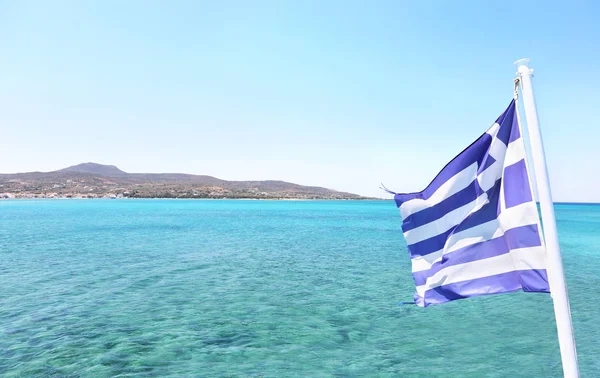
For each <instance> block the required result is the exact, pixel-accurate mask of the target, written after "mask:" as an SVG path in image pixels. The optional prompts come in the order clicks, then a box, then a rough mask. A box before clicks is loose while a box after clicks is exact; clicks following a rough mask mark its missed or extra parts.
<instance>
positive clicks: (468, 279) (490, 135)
mask: <svg viewBox="0 0 600 378" xmlns="http://www.w3.org/2000/svg"><path fill="white" fill-rule="evenodd" d="M528 177H529V175H528V173H527V163H526V155H525V147H524V143H523V138H522V137H521V133H520V130H519V125H518V122H517V117H516V116H515V102H514V101H513V102H511V103H510V105H509V106H508V108H507V109H506V111H504V113H503V114H502V115H501V116H500V117H499V118H498V119H497V120H496V122H495V123H494V124H493V125H492V127H491V128H490V129H489V130H488V131H487V132H486V133H485V134H483V135H482V136H481V137H479V139H477V140H476V141H475V142H474V143H473V144H471V145H470V146H469V147H467V148H466V149H465V150H464V151H463V152H462V153H460V154H459V155H458V156H457V157H455V158H454V159H453V160H452V161H451V162H450V163H448V164H447V165H446V166H445V167H444V169H442V171H441V172H440V173H439V174H438V175H437V176H436V177H435V179H433V181H432V182H431V183H430V184H429V186H427V188H426V189H425V190H423V191H422V192H418V193H408V194H395V196H394V199H395V201H396V205H397V206H398V208H399V209H400V214H401V216H402V231H403V233H404V238H405V239H406V243H407V244H408V250H409V253H410V258H411V261H412V274H413V278H414V281H415V285H416V292H415V303H416V304H417V305H419V306H421V307H425V306H428V305H431V304H438V303H444V302H448V301H451V300H455V299H461V298H466V297H472V296H477V295H485V294H497V293H504V292H511V291H516V290H523V291H526V292H549V291H550V290H549V287H548V278H547V275H546V253H545V248H544V245H543V239H542V237H541V231H540V224H539V218H538V211H537V206H536V203H535V201H534V199H533V195H532V190H531V186H530V183H529V178H528Z"/></svg>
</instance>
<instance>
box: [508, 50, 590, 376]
mask: <svg viewBox="0 0 600 378" xmlns="http://www.w3.org/2000/svg"><path fill="white" fill-rule="evenodd" d="M515 64H516V65H517V67H518V72H517V74H518V75H519V79H520V83H521V94H522V98H523V105H524V108H525V118H526V119H527V130H528V132H529V141H530V144H531V154H532V157H533V165H534V169H535V177H536V182H537V191H538V199H539V201H540V208H541V211H542V227H543V229H544V239H545V242H546V250H547V254H548V266H547V272H548V283H549V285H550V293H551V295H552V300H553V302H554V316H555V317H556V328H557V331H558V343H559V345H560V355H561V359H562V366H563V373H564V376H565V377H567V378H571V377H575V378H577V377H579V368H578V366H577V351H576V350H575V337H574V335H573V323H572V321H571V310H570V308H569V297H568V295H567V287H566V284H565V273H564V271H563V264H562V258H561V256H560V247H559V245H558V234H557V232H556V220H555V217H554V205H553V203H552V193H551V192H550V181H549V179H548V170H547V168H546V158H545V156H544V145H543V143H542V135H541V132H540V122H539V120H538V115H537V109H536V106H535V99H534V97H533V85H532V83H531V76H532V73H533V70H531V69H530V68H529V67H528V64H529V59H520V60H517V61H516V62H515Z"/></svg>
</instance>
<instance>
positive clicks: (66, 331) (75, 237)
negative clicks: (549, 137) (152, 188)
mask: <svg viewBox="0 0 600 378" xmlns="http://www.w3.org/2000/svg"><path fill="white" fill-rule="evenodd" d="M556 213H557V220H558V228H559V236H560V240H561V246H562V251H563V259H564V264H565V269H566V275H567V284H568V287H569V295H570V299H571V309H572V314H573V321H574V327H575V334H576V339H577V349H578V353H579V360H580V367H581V373H582V376H583V377H599V376H600V206H594V205H560V204H559V205H556ZM413 289H414V287H413V282H412V278H411V275H410V262H409V258H408V253H407V250H406V245H405V243H404V241H403V238H402V234H401V231H400V215H399V214H398V212H397V210H396V207H395V205H394V204H393V202H392V201H364V202H363V201H339V202H333V201H331V202H327V201H322V202H321V201H305V202H303V201H298V202H292V201H209V200H207V201H202V200H192V201H184V200H35V201H34V200H32V201H25V200H23V201H0V376H2V377H38V376H39V377H112V376H119V377H134V376H135V377H167V376H172V377H397V376H400V377H559V376H561V374H562V371H561V364H560V354H559V349H558V342H557V338H556V329H555V323H554V315H553V308H552V302H551V298H550V296H549V295H547V294H525V293H512V294H504V295H495V296H488V297H479V298H472V299H466V300H460V301H455V302H451V303H448V304H444V305H439V306H431V307H428V308H426V309H421V308H418V307H416V306H414V305H399V303H400V302H402V301H407V300H411V299H412V294H413Z"/></svg>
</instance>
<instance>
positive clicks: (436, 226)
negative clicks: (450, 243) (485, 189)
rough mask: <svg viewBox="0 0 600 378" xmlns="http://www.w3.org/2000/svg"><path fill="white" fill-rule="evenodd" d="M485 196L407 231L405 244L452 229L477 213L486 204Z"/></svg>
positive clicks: (486, 198)
mask: <svg viewBox="0 0 600 378" xmlns="http://www.w3.org/2000/svg"><path fill="white" fill-rule="evenodd" d="M487 200H488V197H487V194H485V193H483V194H482V195H480V196H479V197H477V198H476V199H475V200H474V201H471V202H469V203H468V204H466V205H463V206H461V207H459V208H458V209H454V210H452V211H450V212H449V213H447V214H446V215H444V216H443V217H441V218H439V219H436V220H434V221H433V222H429V223H427V224H424V225H423V226H420V227H417V228H414V229H412V230H408V231H406V232H405V233H404V238H405V239H406V243H407V244H409V245H410V244H415V243H418V242H420V241H423V240H427V239H429V238H432V237H434V236H437V235H439V234H443V233H444V232H446V231H448V230H449V229H451V228H452V227H454V226H456V225H457V224H459V223H460V222H462V221H463V220H464V219H465V217H466V216H467V215H469V214H470V213H472V212H474V211H477V210H479V209H480V208H481V206H483V205H485V204H486V203H487Z"/></svg>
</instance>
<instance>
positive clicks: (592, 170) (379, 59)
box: [0, 1, 600, 202]
mask: <svg viewBox="0 0 600 378" xmlns="http://www.w3.org/2000/svg"><path fill="white" fill-rule="evenodd" d="M520 11H523V12H524V13H522V14H519V12H520ZM599 11H600V7H599V6H598V5H596V4H591V3H589V4H583V3H573V4H569V5H568V6H564V5H561V4H554V5H553V4H547V3H545V2H539V3H537V4H536V3H534V2H528V3H523V2H503V3H484V2H473V3H467V2H462V3H458V2H452V3H449V2H443V1H433V2H428V3H427V4H418V3H413V2H411V3H401V2H394V1H391V2H384V1H376V2H371V3H369V4H367V3H364V2H347V1H344V2H341V1H339V2H338V1H329V2H325V3H324V4H323V2H317V1H307V2H302V3H299V2H291V1H290V2H284V1H272V2H262V1H260V2H253V3H252V4H250V3H246V2H222V3H219V4H217V3H209V2H172V3H161V2H146V1H144V2H141V1H131V2H116V1H106V2H97V3H91V2H89V3H86V2H27V3H26V2H17V1H13V2H11V1H0V42H1V43H2V52H1V53H0V54H1V55H0V72H2V74H1V75H0V125H1V127H0V130H1V131H2V134H1V135H0V172H2V173H14V172H28V171H51V170H56V169H61V168H64V167H66V166H69V165H74V164H78V163H82V162H96V163H101V164H111V165H116V166H117V167H119V168H120V169H122V170H124V171H126V172H181V173H191V174H206V175H211V176H215V177H218V178H221V179H226V180H267V179H273V180H285V181H290V182H294V183H298V184H303V185H317V186H324V187H328V188H332V189H336V190H341V191H348V192H353V193H358V194H362V195H367V196H378V197H386V195H385V193H383V192H382V191H381V190H380V189H379V184H380V182H383V183H384V184H385V185H386V186H387V187H388V188H390V189H391V190H395V191H399V192H409V191H418V190H421V189H423V188H424V187H425V186H426V185H427V184H428V183H429V181H431V179H433V177H434V176H435V175H436V174H437V172H438V171H439V170H440V169H441V168H442V167H443V166H444V165H445V164H446V163H447V162H448V161H449V160H450V159H451V158H452V157H453V156H455V155H456V154H457V153H459V152H460V151H461V150H462V149H463V148H465V147H466V146H467V145H469V144H470V143H471V142H472V141H473V140H474V139H476V138H477V137H478V136H479V135H480V134H481V133H483V132H484V131H485V130H486V129H487V128H488V127H489V126H490V125H491V123H493V121H494V120H495V119H496V117H497V116H498V115H499V114H500V113H501V112H502V111H503V110H504V109H505V107H506V106H507V105H508V103H509V101H510V100H511V99H512V85H513V83H512V80H513V78H514V72H515V67H514V66H513V65H512V62H513V61H514V60H516V59H519V58H522V57H529V58H531V59H532V64H531V66H532V67H533V68H534V69H535V72H536V76H535V78H534V84H535V90H536V99H537V104H538V111H539V114H540V120H541V126H542V130H543V134H544V141H545V148H546V154H547V158H548V166H549V171H550V177H551V181H552V189H553V192H554V197H555V198H554V199H555V200H556V201H576V202H600V191H599V190H598V188H600V179H599V178H598V175H597V173H598V171H599V169H598V168H597V162H599V161H600V151H599V149H598V147H597V144H598V142H597V138H598V132H597V131H596V130H597V129H598V125H597V122H596V117H595V114H594V110H595V107H596V106H597V104H598V103H600V95H599V94H598V88H599V87H600V69H599V65H598V60H599V57H600V49H599V48H598V46H599V45H600V44H599V42H600V27H599V26H598V24H597V23H596V17H597V15H598V14H600V12H599ZM525 15H526V17H525Z"/></svg>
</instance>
